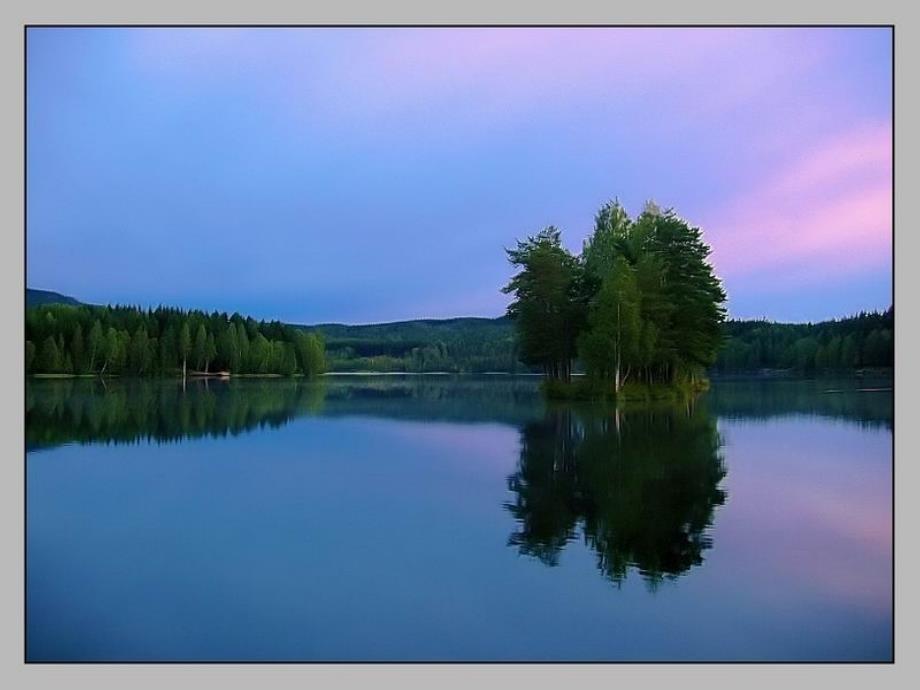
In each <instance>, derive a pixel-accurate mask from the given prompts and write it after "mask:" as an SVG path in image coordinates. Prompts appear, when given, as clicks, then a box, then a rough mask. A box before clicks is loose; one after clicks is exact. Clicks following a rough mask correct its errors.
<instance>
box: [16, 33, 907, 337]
mask: <svg viewBox="0 0 920 690" xmlns="http://www.w3.org/2000/svg"><path fill="white" fill-rule="evenodd" d="M891 49H892V45H891V33H890V31H889V30H888V29H856V28H835V29H475V30H472V29H30V30H29V32H28V56H27V69H28V75H27V78H28V100H27V105H28V142H27V144H28V199H27V205H28V266H27V269H28V284H29V286H30V287H37V288H45V289H52V290H57V291H59V292H64V293H66V294H71V295H73V296H75V297H78V298H79V299H82V300H85V301H89V302H98V303H105V302H113V303H126V302H127V303H134V304H142V305H156V304H160V303H163V304H170V305H179V306H184V307H199V308H205V309H208V310H211V309H219V310H226V311H231V312H232V311H239V312H241V313H244V314H252V315H254V316H256V317H264V318H279V319H282V320H286V321H291V322H299V323H314V322H322V321H341V322H347V323H360V322H372V321H388V320H395V319H405V318H416V317H447V316H464V315H481V316H497V315H499V314H501V313H503V311H504V308H505V306H506V304H507V299H508V298H507V297H506V296H505V295H502V294H501V293H500V292H499V289H500V288H501V286H502V285H504V284H505V282H506V281H507V279H508V278H509V276H510V275H511V267H510V266H509V265H508V264H507V262H506V260H505V256H504V252H503V247H507V246H511V245H512V244H513V243H514V240H515V238H518V237H523V236H525V235H527V234H533V233H535V232H537V231H538V230H540V229H541V228H542V227H543V226H545V225H549V224H554V225H556V226H558V227H560V228H562V229H563V232H564V237H565V241H566V243H567V244H568V246H569V247H570V248H571V249H572V250H574V251H578V250H579V249H580V247H581V243H582V241H583V239H584V238H585V237H586V236H587V235H588V233H589V232H590V230H591V226H592V220H593V216H594V213H595V211H596V210H597V208H598V207H599V206H600V205H601V204H602V203H604V202H605V201H606V200H608V199H611V198H613V197H618V198H619V199H620V200H621V201H622V202H623V203H624V204H625V205H626V207H627V209H628V210H629V211H630V212H631V213H635V212H637V211H639V210H640V209H641V206H642V204H643V202H644V200H646V199H649V198H653V199H655V200H656V201H657V202H658V203H659V204H660V205H661V206H665V207H667V206H671V207H674V208H675V209H676V210H677V211H678V212H679V213H680V214H681V215H682V216H684V217H685V218H687V219H688V220H690V221H691V222H692V223H694V224H696V225H699V226H700V227H702V228H703V230H704V236H705V238H706V239H707V241H708V242H709V243H710V244H711V245H712V247H713V255H712V260H713V263H714V265H715V268H716V272H717V273H718V274H719V275H720V276H721V277H722V278H723V279H724V281H725V285H726V289H727V291H728V294H729V311H730V314H731V315H732V316H735V317H745V318H746V317H761V316H766V317H768V318H771V319H779V320H786V321H804V320H818V319H823V318H828V317H834V316H840V315H844V314H848V313H853V312H856V311H859V310H862V309H884V308H886V307H887V306H888V305H889V304H890V303H891V223H892V219H891V187H892V180H891V136H892V122H891Z"/></svg>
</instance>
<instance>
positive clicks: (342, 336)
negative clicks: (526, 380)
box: [302, 316, 524, 371]
mask: <svg viewBox="0 0 920 690" xmlns="http://www.w3.org/2000/svg"><path fill="white" fill-rule="evenodd" d="M302 328H306V329H308V330H316V331H319V332H321V333H322V334H323V337H324V339H325V341H326V354H327V356H328V359H329V364H330V368H332V369H333V370H334V371H335V370H339V371H343V370H345V371H347V370H368V371H520V370H522V369H524V368H523V367H522V365H521V364H520V363H519V362H518V361H517V349H516V347H515V338H514V328H513V325H512V323H511V321H510V319H508V318H507V317H504V316H503V317H498V318H492V319H490V318H485V317H474V316H470V317H458V318H452V319H415V320H412V321H397V322H393V323H379V324H366V325H360V326H348V325H345V324H338V323H324V324H317V325H315V326H302Z"/></svg>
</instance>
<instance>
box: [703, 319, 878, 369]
mask: <svg viewBox="0 0 920 690" xmlns="http://www.w3.org/2000/svg"><path fill="white" fill-rule="evenodd" d="M723 328H724V331H725V344H724V345H723V346H722V350H721V352H720V353H719V357H718V359H717V360H716V363H715V367H714V369H715V371H717V372H720V373H730V372H737V371H751V370H756V369H794V370H796V371H803V372H814V371H825V370H835V371H840V370H846V369H861V368H875V367H891V366H894V308H893V307H889V308H888V310H886V311H885V312H881V313H880V312H863V313H861V314H859V315H857V316H854V317H851V318H845V319H838V320H834V321H822V322H821V323H816V324H785V323H771V322H769V321H727V322H726V323H725V324H724V326H723Z"/></svg>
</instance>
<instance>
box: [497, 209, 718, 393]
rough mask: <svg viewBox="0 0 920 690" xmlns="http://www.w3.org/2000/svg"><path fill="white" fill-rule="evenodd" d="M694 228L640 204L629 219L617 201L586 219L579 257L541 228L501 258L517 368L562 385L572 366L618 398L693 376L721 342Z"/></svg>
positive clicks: (703, 250) (709, 275)
mask: <svg viewBox="0 0 920 690" xmlns="http://www.w3.org/2000/svg"><path fill="white" fill-rule="evenodd" d="M709 252H710V249H709V247H708V246H707V245H706V244H705V243H704V242H703V239H702V232H701V231H700V229H699V228H697V227H694V226H691V225H690V224H689V223H687V222H686V221H685V220H684V219H682V218H680V217H679V216H678V215H677V214H676V213H675V212H674V211H673V210H671V209H668V210H664V211H662V210H661V209H660V208H658V207H657V206H656V205H655V204H653V203H649V204H647V205H646V207H645V210H643V212H642V213H641V214H640V215H639V216H638V217H637V218H636V219H635V220H633V219H630V217H629V215H628V214H627V213H626V210H625V209H624V208H623V207H622V206H621V205H620V203H619V202H618V201H612V202H610V203H608V204H605V205H604V206H603V207H602V208H601V209H600V210H599V211H598V212H597V214H596V216H595V224H594V231H593V233H592V234H591V236H590V237H589V238H588V239H587V240H586V241H585V243H584V247H583V250H582V252H581V255H580V256H577V257H576V256H573V255H572V254H571V253H570V252H569V251H568V250H566V249H565V247H563V246H562V243H561V233H560V231H559V230H558V229H556V228H554V227H548V228H546V229H545V230H543V231H542V232H540V233H538V234H537V235H536V236H533V237H528V238H527V239H526V240H525V241H519V242H518V243H517V247H516V248H515V249H511V250H507V253H508V258H509V260H510V262H511V263H512V265H514V266H516V267H517V268H519V269H520V270H519V272H518V273H517V274H516V275H515V276H514V277H513V278H512V279H511V282H509V284H508V285H507V286H506V287H505V288H504V291H505V292H506V293H511V294H513V295H514V300H513V301H512V303H511V305H510V306H509V308H508V315H509V316H511V317H512V318H513V319H514V321H515V324H516V328H517V332H518V337H519V341H520V351H521V357H522V360H523V361H524V362H525V363H527V364H531V365H537V366H540V367H542V369H543V371H544V373H545V374H546V375H547V377H548V378H550V379H556V380H563V381H568V380H569V378H570V375H571V371H572V360H573V359H574V358H576V357H577V358H578V359H580V361H581V363H582V364H583V366H584V367H585V370H586V372H587V374H588V375H589V377H590V378H591V379H592V380H593V381H595V382H599V383H601V384H606V383H612V384H613V387H614V389H615V390H617V391H618V390H619V389H620V387H621V386H622V384H623V383H625V382H626V381H627V380H629V379H630V378H631V379H632V380H635V381H641V382H646V383H655V382H666V383H676V382H678V381H679V380H684V379H689V380H693V379H695V378H697V377H700V376H702V374H703V373H704V372H705V370H706V369H707V368H708V367H709V366H711V365H712V364H713V363H714V362H715V360H716V356H717V354H718V352H719V348H720V346H721V343H722V323H723V321H724V319H725V299H726V296H725V291H724V290H723V289H722V285H721V282H720V281H719V279H718V278H717V277H716V275H715V273H714V272H713V269H712V266H711V265H710V264H709V262H708V257H709Z"/></svg>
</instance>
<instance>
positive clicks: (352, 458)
mask: <svg viewBox="0 0 920 690" xmlns="http://www.w3.org/2000/svg"><path fill="white" fill-rule="evenodd" d="M887 386H890V382H884V381H881V382H879V381H868V380H862V381H857V380H849V381H829V380H819V381H791V380H770V381H720V382H717V383H715V384H714V386H713V389H712V390H711V391H709V392H708V393H707V394H705V395H703V396H701V397H700V398H699V399H697V400H696V401H695V402H694V403H693V404H691V405H679V406H663V407H656V408H654V409H642V410H626V411H621V412H616V411H614V410H611V409H609V408H607V409H605V408H602V407H598V406H592V405H583V404H582V405H547V404H545V403H544V402H543V401H542V400H541V398H540V396H539V394H538V392H537V390H536V381H535V380H534V379H532V378H527V377H522V378H513V377H498V376H496V377H433V376H425V377H410V376H406V377H367V378H364V377H327V379H326V380H325V381H324V382H322V383H304V382H296V381H281V380H277V381H257V380H255V381H252V380H251V381H232V382H214V381H212V382H208V383H207V384H205V383H204V382H195V383H190V385H189V386H188V387H187V388H186V390H184V391H183V390H182V387H181V385H180V384H179V383H176V382H172V381H163V382H131V381H123V382H109V383H107V385H106V386H103V385H101V384H100V383H99V382H94V381H30V382H29V384H28V387H27V392H26V398H27V399H26V407H27V413H26V444H27V456H26V463H27V466H26V472H27V476H26V478H27V487H26V495H27V535H26V536H27V559H26V568H27V572H26V584H27V594H26V609H27V611H26V612H27V630H26V633H27V658H28V659H29V660H30V661H48V660H58V661H74V660H83V661H118V660H133V661H154V660H169V661H180V660H195V661H204V660H212V661H221V660H226V661H243V660H247V661H263V660H273V661H279V660H287V661H347V660H360V661H373V660H398V661H402V660H411V661H420V660H438V661H471V660H481V661H485V660H499V661H536V660H541V661H542V660H550V661H576V660H592V661H608V660H609V661H616V660H630V661H638V660H642V661H645V660H651V661H654V660H707V661H718V660H764V661H791V660H809V661H817V660H832V661H838V660H841V661H842V660H846V661H852V660H871V661H883V660H890V658H891V655H892V637H891V634H892V629H891V628H892V626H891V623H892V600H891V595H892V587H891V586H892V572H891V550H892V534H891V516H892V512H891V501H892V496H891V471H892V466H891V462H892V455H891V450H892V446H891V444H892V426H893V421H892V394H891V392H890V390H881V391H866V390H862V391H860V390H858V389H866V388H886V387H887ZM828 391H832V392H828Z"/></svg>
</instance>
